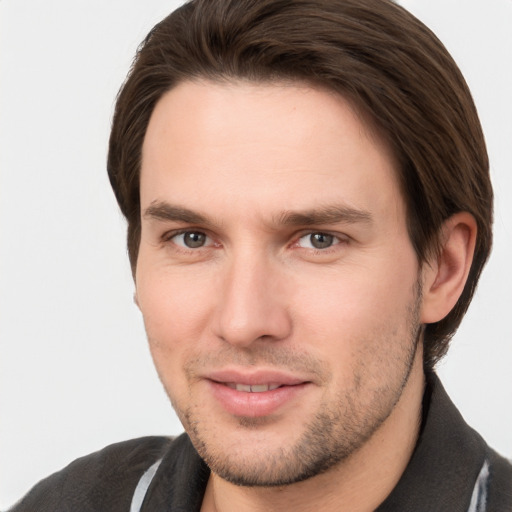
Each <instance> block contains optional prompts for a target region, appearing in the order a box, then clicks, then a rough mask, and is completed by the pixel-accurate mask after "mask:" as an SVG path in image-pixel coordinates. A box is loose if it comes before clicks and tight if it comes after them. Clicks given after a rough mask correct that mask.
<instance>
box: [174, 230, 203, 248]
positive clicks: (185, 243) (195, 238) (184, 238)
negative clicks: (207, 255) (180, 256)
mask: <svg viewBox="0 0 512 512" xmlns="http://www.w3.org/2000/svg"><path fill="white" fill-rule="evenodd" d="M207 240H208V237H207V236H206V235H205V234H204V233H201V232H200V231H185V233H180V234H178V235H176V236H174V243H175V244H177V245H181V246H182V247H186V248H188V249H197V248H199V247H203V246H204V245H206V241H207Z"/></svg>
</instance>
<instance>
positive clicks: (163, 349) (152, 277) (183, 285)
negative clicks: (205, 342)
mask: <svg viewBox="0 0 512 512" xmlns="http://www.w3.org/2000/svg"><path fill="white" fill-rule="evenodd" d="M207 283H208V281H207V280H205V279H203V278H202V277H201V276H198V275H194V274H193V273H190V272H188V273H187V272H180V271H179V270H178V271H176V270H175V269H173V270H172V271H171V270H169V269H165V268H163V269H162V268H157V269H154V270H153V269H152V268H150V267H149V266H144V262H142V263H139V267H138V268H137V298H138V303H139V307H140V310H141V312H142V315H143V318H144V324H145V328H146V333H147V337H148V341H149V347H150V350H151V353H152V356H153V359H154V361H155V365H156V367H157V370H158V372H159V374H160V376H161V378H162V379H164V377H166V376H167V374H168V373H171V372H169V370H168V369H169V368H171V367H172V368H176V369H177V368H179V366H180V364H181V363H182V360H183V358H184V357H186V354H187V353H188V352H189V351H191V350H192V349H194V348H196V347H198V346H199V345H200V342H201V340H202V339H204V332H205V330H206V329H207V326H208V317H209V316H210V312H211V310H212V307H213V298H214V297H215V294H214V291H213V290H212V289H211V287H209V286H208V285H207ZM174 373H175V374H176V372H174Z"/></svg>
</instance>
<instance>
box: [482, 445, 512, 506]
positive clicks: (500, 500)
mask: <svg viewBox="0 0 512 512" xmlns="http://www.w3.org/2000/svg"><path fill="white" fill-rule="evenodd" d="M479 479H480V484H481V496H482V497H483V498H484V499H485V503H486V505H487V509H486V510H488V511H489V512H492V511H496V512H500V511H502V510H512V462H511V461H509V460H507V459H505V458H504V457H502V456H501V455H499V454H497V453H496V452H495V451H494V450H492V449H489V450H488V454H487V467H484V468H483V471H482V472H481V473H480V476H479ZM477 486H478V482H477Z"/></svg>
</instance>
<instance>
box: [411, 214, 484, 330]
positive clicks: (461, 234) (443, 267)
mask: <svg viewBox="0 0 512 512" xmlns="http://www.w3.org/2000/svg"><path fill="white" fill-rule="evenodd" d="M476 234H477V226H476V221H475V219H474V217H473V216H472V215H471V214H470V213H467V212H460V213H456V214H455V215H453V216H452V217H450V218H449V219H448V220H446V221H445V222H444V224H443V226H442V228H441V250H440V253H439V255H438V257H437V259H433V260H432V261H430V262H428V263H426V264H425V265H424V268H423V275H422V277H423V301H422V309H421V322H422V323H424V324H430V323H434V322H439V321H440V320H442V319H443V318H444V317H445V316H446V315H447V314H448V313H449V312H450V311H451V310H452V309H453V307H454V306H455V304H456V303H457V301H458V300H459V297H460V295H461V294H462V291H463V290H464V285H465V284H466V280H467V278H468V274H469V270H470V268H471V263H472V261H473V254H474V252H475V241H476Z"/></svg>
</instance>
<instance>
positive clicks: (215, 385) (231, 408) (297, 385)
mask: <svg viewBox="0 0 512 512" xmlns="http://www.w3.org/2000/svg"><path fill="white" fill-rule="evenodd" d="M205 380H206V382H207V384H208V386H209V389H210V392H211V393H212V395H213V397H214V398H215V399H216V400H217V402H219V404H220V405H221V406H222V408H223V409H224V410H225V411H226V412H227V413H229V414H232V415H234V416H240V417H242V416H243V417H249V418H259V417H264V416H269V415H271V414H273V413H276V412H278V411H279V409H282V408H284V407H286V406H287V405H289V404H290V403H292V402H295V401H296V400H297V399H298V398H299V397H300V395H302V394H303V393H304V392H305V390H306V389H307V388H308V387H309V386H311V385H312V382H311V381H309V380H307V379H304V378H301V377H298V376H293V375H290V374H287V373H284V372H279V371H272V370H269V371H261V370H259V371H248V372H245V371H244V372H242V371H232V370H222V371H216V372H211V373H209V374H208V375H207V376H206V377H205ZM234 383H236V384H243V385H246V386H261V385H265V384H273V385H279V387H278V388H276V389H272V390H268V391H261V392H248V391H238V390H236V389H233V387H230V386H229V385H232V384H234Z"/></svg>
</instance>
